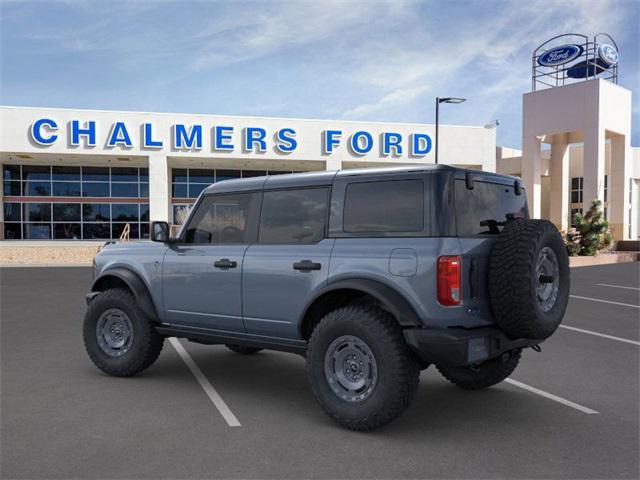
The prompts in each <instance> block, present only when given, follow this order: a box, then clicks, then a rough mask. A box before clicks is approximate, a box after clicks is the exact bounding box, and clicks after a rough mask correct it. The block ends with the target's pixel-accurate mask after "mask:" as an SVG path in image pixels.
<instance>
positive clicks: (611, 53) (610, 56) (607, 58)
mask: <svg viewBox="0 0 640 480" xmlns="http://www.w3.org/2000/svg"><path fill="white" fill-rule="evenodd" d="M598 57H599V58H600V60H602V61H603V62H604V63H605V64H606V65H607V66H609V67H610V66H612V65H615V64H616V63H618V50H617V49H616V47H614V46H613V45H609V44H608V43H603V44H602V45H600V46H599V47H598Z"/></svg>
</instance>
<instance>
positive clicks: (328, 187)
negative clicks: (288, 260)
mask: <svg viewBox="0 0 640 480" xmlns="http://www.w3.org/2000/svg"><path fill="white" fill-rule="evenodd" d="M318 189H324V190H326V191H327V208H326V212H325V221H324V229H323V232H322V238H320V239H319V240H317V241H315V242H309V243H270V242H261V241H260V225H261V224H262V212H263V208H264V194H265V193H271V192H286V191H295V190H318ZM332 198H333V191H332V185H297V186H293V185H292V186H289V187H284V188H267V189H264V190H262V192H261V195H260V215H258V225H257V231H256V241H255V244H256V245H272V246H278V245H317V244H318V243H320V242H322V241H323V240H326V239H327V238H329V221H330V217H331V202H332Z"/></svg>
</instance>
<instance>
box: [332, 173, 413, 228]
mask: <svg viewBox="0 0 640 480" xmlns="http://www.w3.org/2000/svg"><path fill="white" fill-rule="evenodd" d="M343 228H344V231H345V232H347V233H366V232H388V233H409V232H421V231H423V230H424V183H423V181H422V180H389V181H381V182H364V183H351V184H349V185H348V186H347V191H346V194H345V199H344V218H343Z"/></svg>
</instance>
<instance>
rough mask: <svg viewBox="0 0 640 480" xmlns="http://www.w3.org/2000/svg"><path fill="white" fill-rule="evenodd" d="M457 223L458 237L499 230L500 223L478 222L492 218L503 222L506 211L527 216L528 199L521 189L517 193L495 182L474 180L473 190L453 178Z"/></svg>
mask: <svg viewBox="0 0 640 480" xmlns="http://www.w3.org/2000/svg"><path fill="white" fill-rule="evenodd" d="M455 195H456V226H457V229H458V236H460V237H468V236H474V235H484V234H491V233H498V232H499V231H500V230H502V226H501V225H495V227H493V228H492V226H491V225H490V223H492V222H489V224H485V225H481V222H486V221H487V220H495V221H496V222H504V221H505V220H506V219H507V215H508V214H513V215H514V216H516V217H523V218H528V217H529V216H528V211H527V198H526V195H525V192H524V190H523V191H522V193H521V195H516V194H515V192H514V188H513V187H512V186H509V185H500V184H497V183H485V182H479V181H475V182H473V189H472V190H469V189H468V188H467V187H466V183H465V181H464V180H456V182H455Z"/></svg>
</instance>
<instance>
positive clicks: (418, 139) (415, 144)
mask: <svg viewBox="0 0 640 480" xmlns="http://www.w3.org/2000/svg"><path fill="white" fill-rule="evenodd" d="M412 137H413V140H412V142H411V154H412V155H426V154H427V153H429V152H430V151H431V137H430V136H429V135H427V134H426V133H414V134H413V135H412Z"/></svg>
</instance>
